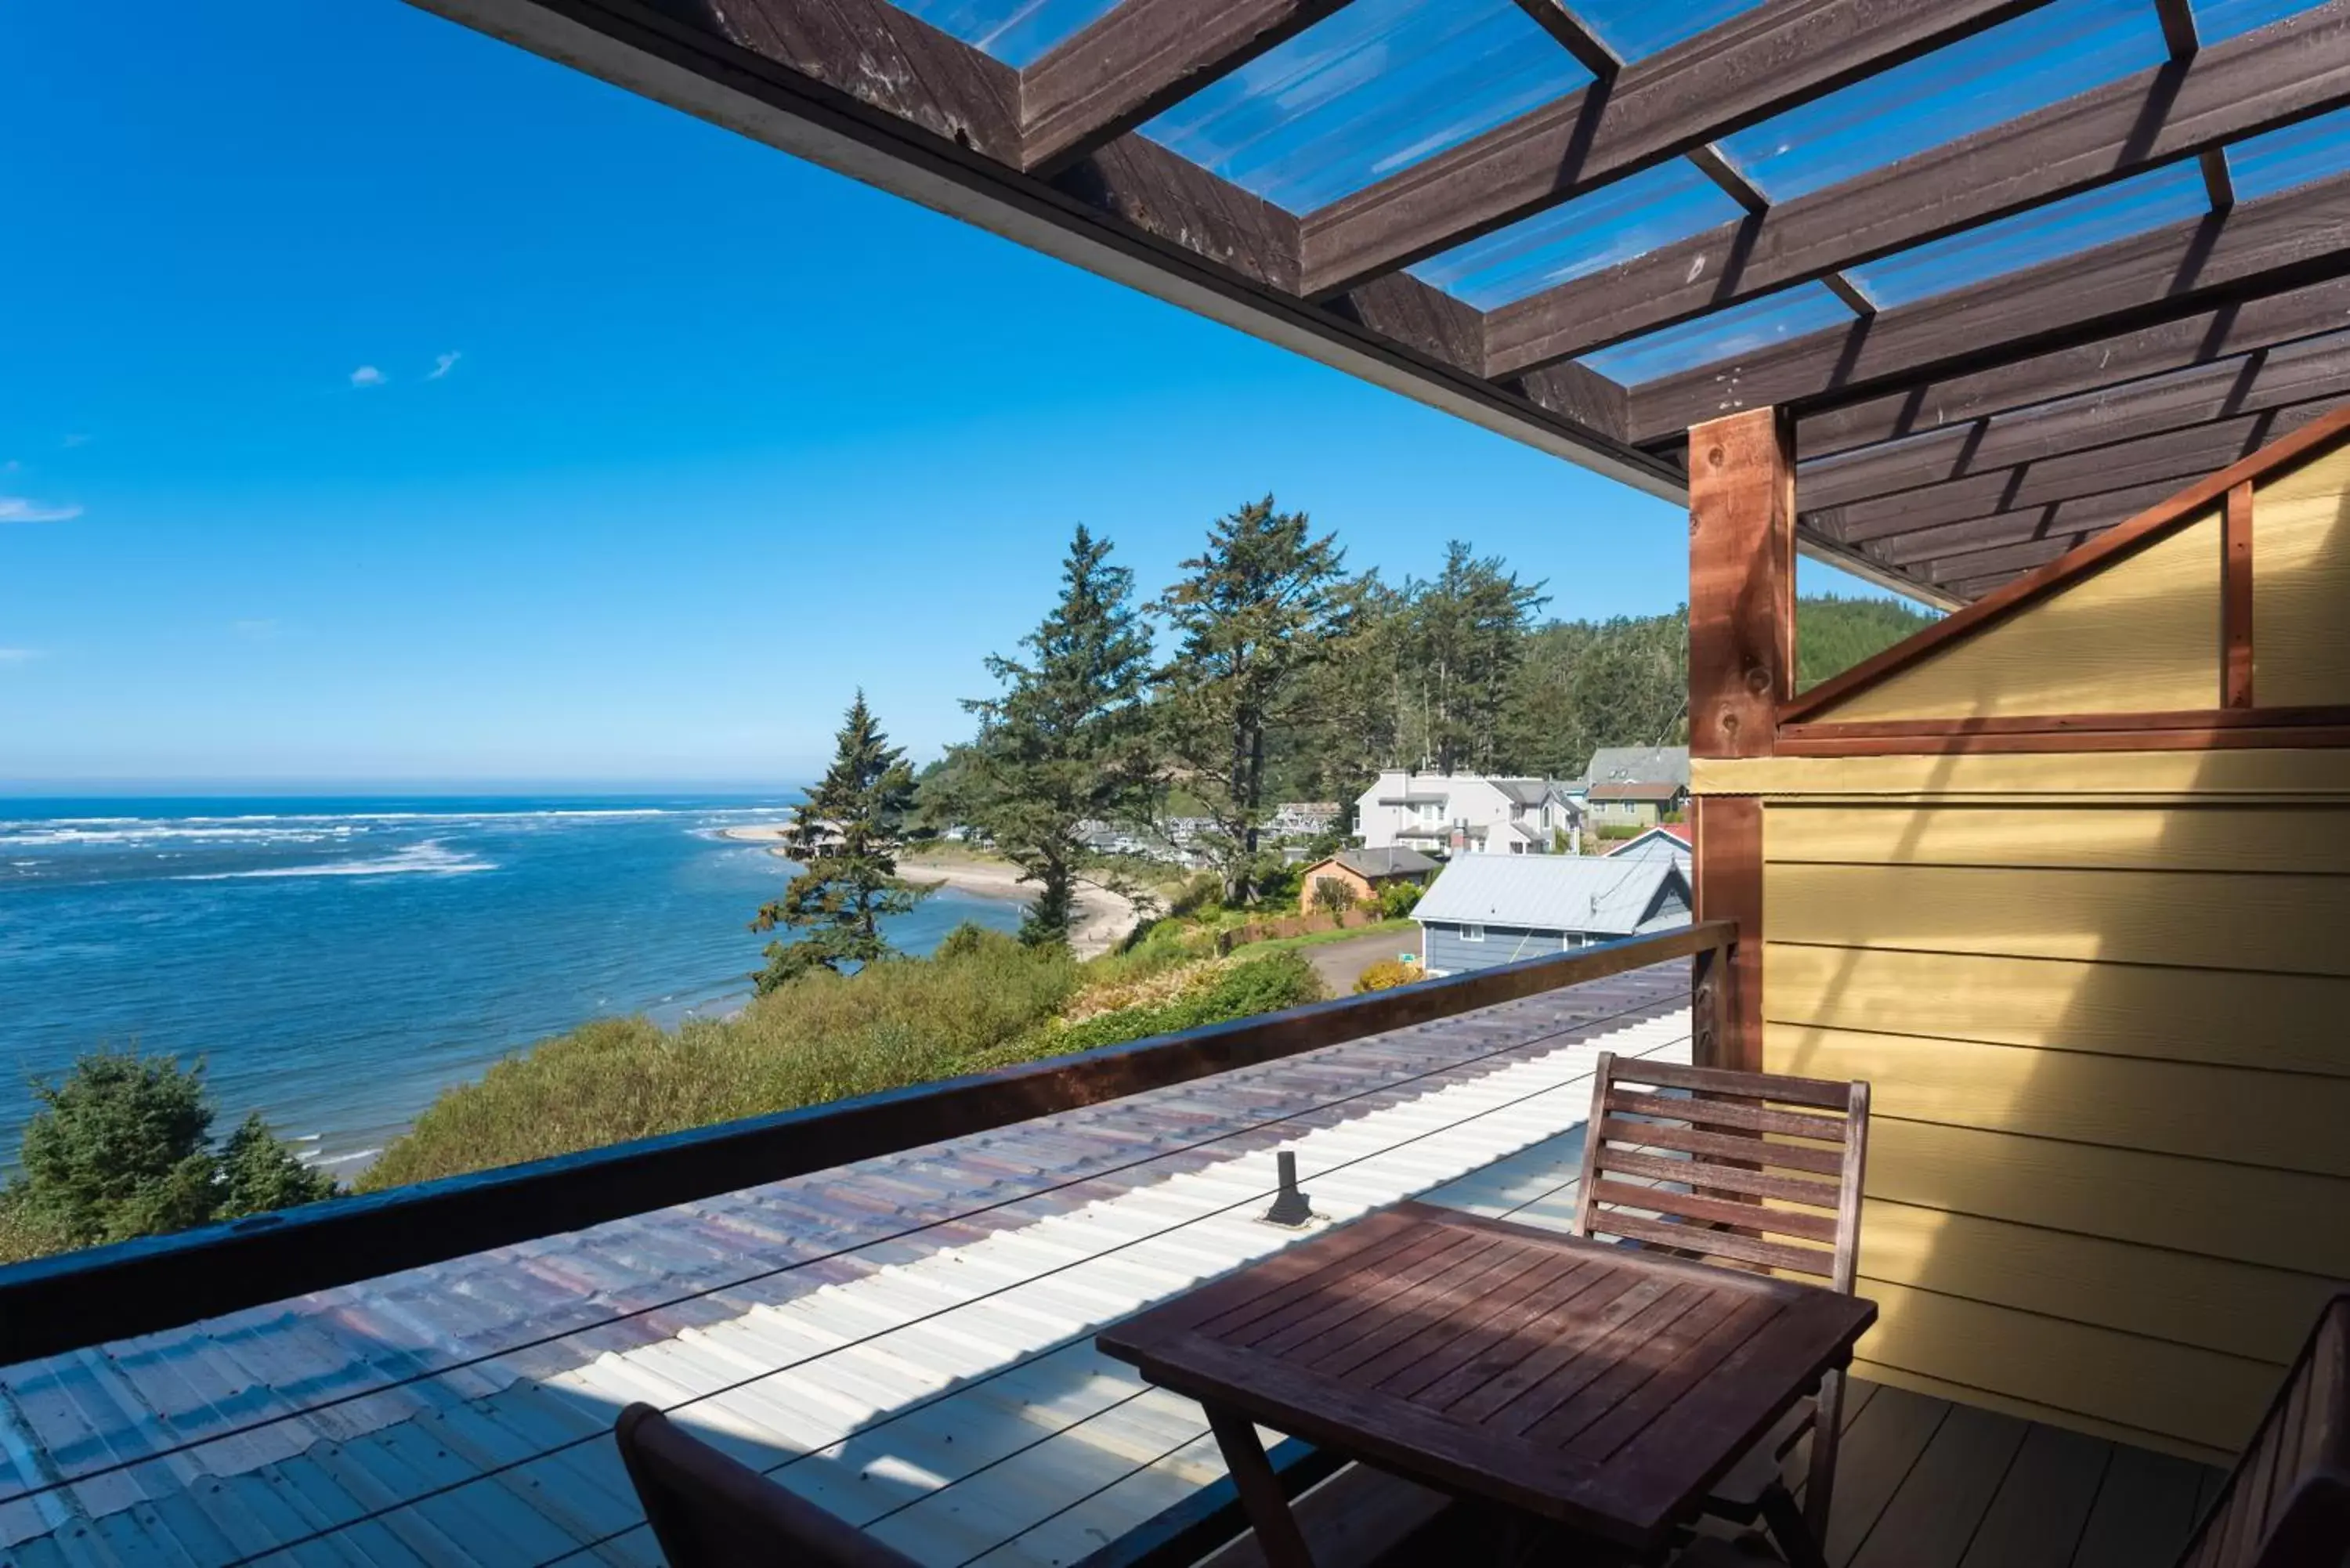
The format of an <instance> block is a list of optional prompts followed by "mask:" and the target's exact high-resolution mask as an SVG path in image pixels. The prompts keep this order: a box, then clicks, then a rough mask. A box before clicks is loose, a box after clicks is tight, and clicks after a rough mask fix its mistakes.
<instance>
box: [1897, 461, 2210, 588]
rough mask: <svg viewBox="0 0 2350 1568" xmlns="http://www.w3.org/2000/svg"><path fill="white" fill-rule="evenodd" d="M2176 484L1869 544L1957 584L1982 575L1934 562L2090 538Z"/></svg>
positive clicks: (1934, 578) (2082, 498) (1901, 563)
mask: <svg viewBox="0 0 2350 1568" xmlns="http://www.w3.org/2000/svg"><path fill="white" fill-rule="evenodd" d="M2176 489H2178V481H2177V480H2174V479H2163V480H2157V481H2154V482H2151V483H2146V484H2137V485H2128V486H2125V487H2124V488H2122V489H2120V490H2105V491H2099V492H2097V493H2095V494H2094V495H2075V496H2072V497H2069V498H2067V499H2065V500H2063V501H2047V502H2043V503H2041V504H2039V505H2037V506H2020V507H2017V508H2015V509H2014V510H2012V511H2008V512H1995V513H1991V514H1987V515H1984V516H1979V517H1964V518H1960V520H1959V521H1958V522H1955V523H1940V524H1934V525H1932V526H1930V527H1925V528H1917V529H1912V530H1911V531H1909V532H1908V533H1906V534H1890V535H1880V536H1879V537H1877V538H1875V539H1872V540H1869V541H1868V542H1867V544H1866V549H1867V551H1868V553H1869V554H1870V555H1872V556H1876V557H1877V559H1879V560H1881V561H1884V562H1885V563H1886V564H1887V565H1888V566H1896V567H1898V568H1900V569H1901V570H1903V571H1906V572H1911V573H1915V574H1916V575H1917V576H1921V577H1923V578H1925V579H1926V580H1927V581H1928V582H1936V583H1943V582H1954V581H1956V580H1957V579H1959V578H1960V577H1962V576H1978V575H1980V574H1979V573H1978V572H1975V571H1957V570H1938V569H1936V568H1935V566H1934V563H1935V562H1937V561H1943V560H1950V559H1954V558H1956V557H1958V556H1967V555H1972V554H1976V553H1979V552H1981V551H1983V550H1987V549H1991V548H1994V547H1996V548H2002V549H2012V548H2014V547H2016V546H2018V545H2028V544H2038V543H2043V542H2045V541H2047V540H2050V539H2081V538H2086V537H2087V536H2088V535H2092V534H2095V533H2097V532H2099V531H2100V530H2103V529H2106V528H2110V527H2112V526H2113V525H2114V524H2116V523H2119V522H2122V521H2124V520H2126V519H2127V518H2131V517H2135V516H2137V514H2139V513H2141V512H2143V511H2145V510H2146V509H2147V507H2149V506H2152V505H2154V504H2156V503H2157V502H2158V501H2162V500H2165V499H2167V498H2168V496H2169V494H2170V493H2171V492H2172V491H2174V490H2176ZM2061 554H2063V552H2062V551H2052V552H2050V553H2049V554H2048V555H2045V556H2042V557H2041V559H2042V560H2054V559H2055V558H2056V556H2058V555H2061Z"/></svg>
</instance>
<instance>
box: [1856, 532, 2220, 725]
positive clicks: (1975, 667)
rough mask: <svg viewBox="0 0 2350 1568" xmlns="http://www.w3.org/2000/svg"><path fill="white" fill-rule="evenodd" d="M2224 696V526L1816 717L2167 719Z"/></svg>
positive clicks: (2132, 563) (2136, 558)
mask: <svg viewBox="0 0 2350 1568" xmlns="http://www.w3.org/2000/svg"><path fill="white" fill-rule="evenodd" d="M2219 691H2220V519H2219V518H2218V516H2216V515H2213V516H2209V517H2204V518H2201V519H2199V520H2198V521H2196V522H2194V523H2191V524H2188V525H2187V526H2186V527H2184V528H2182V529H2180V530H2179V531H2178V532H2177V533H2175V534H2172V535H2169V536H2168V537H2167V538H2165V539H2162V540H2160V541H2159V542H2158V543H2156V544H2153V545H2147V547H2146V548H2144V549H2142V550H2139V551H2137V553H2135V554H2133V555H2131V556H2126V557H2124V558H2123V559H2122V560H2120V561H2118V562H2116V564H2115V565H2114V566H2112V567H2111V568H2110V569H2108V570H2106V571H2103V572H2100V573H2098V574H2097V575H2096V576H2092V577H2086V578H2084V579H2083V580H2082V581H2081V582H2079V583H2077V584H2075V585H2074V586H2073V587H2069V588H2067V589H2065V590H2064V592H2063V593H2060V594H2056V595H2054V596H2052V597H2048V598H2046V599H2043V600H2042V601H2041V602H2040V603H2038V604H2035V605H2033V606H2031V607H2028V608H2025V609H2022V610H2019V611H2017V612H2016V613H2015V614H2013V615H2012V616H2011V617H2009V618H2007V619H2005V620H2003V621H2001V622H1999V623H1998V624H1997V625H1996V626H1995V627H1994V628H1991V630H1989V631H1987V632H1986V633H1985V634H1984V635H1981V636H1979V637H1973V638H1969V639H1964V640H1962V641H1959V642H1954V643H1952V644H1951V645H1950V647H1948V648H1946V649H1943V650H1941V651H1940V652H1939V653H1936V654H1934V655H1932V656H1931V657H1929V658H1928V659H1923V660H1921V661H1920V662H1919V663H1918V665H1917V666H1915V667H1914V668H1912V669H1909V670H1904V671H1902V672H1901V673H1900V674H1898V675H1896V676H1894V677H1893V678H1892V679H1891V680H1887V681H1885V682H1884V683H1883V684H1881V685H1878V686H1875V687H1871V688H1869V689H1868V690H1866V691H1860V692H1857V693H1856V694H1854V695H1853V696H1852V697H1851V698H1850V699H1848V700H1846V701H1843V702H1839V703H1837V704H1836V705H1835V708H1834V709H1832V710H1830V711H1827V712H1825V713H1823V714H1821V715H1819V716H1820V717H1821V718H1823V719H1828V720H1834V721H1835V722H1859V721H1862V720H1868V721H1876V720H1885V719H1990V718H1999V719H2007V718H2020V717H2028V716H2033V715H2037V714H2043V713H2163V712H2171V711H2177V710H2179V709H2188V708H2209V707H2212V706H2214V705H2215V704H2216V703H2217V702H2218V701H2219Z"/></svg>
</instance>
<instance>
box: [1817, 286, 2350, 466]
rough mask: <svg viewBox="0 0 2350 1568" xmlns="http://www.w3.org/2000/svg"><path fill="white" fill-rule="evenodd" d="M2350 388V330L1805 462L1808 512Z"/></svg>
mask: <svg viewBox="0 0 2350 1568" xmlns="http://www.w3.org/2000/svg"><path fill="white" fill-rule="evenodd" d="M2344 389H2350V329H2345V330H2344V331H2340V332H2330V333H2327V334H2325V335H2324V336H2323V337H2311V338H2304V339H2303V340H2302V341H2300V342H2298V343H2290V344H2286V345H2284V346H2283V347H2282V348H2260V349H2255V350H2253V351H2252V352H2251V353H2250V354H2240V355H2237V356H2235V357H2234V358H2229V359H2221V360H2218V361H2215V362H2214V363H2212V364H2210V365H2201V366H2197V367H2195V368H2193V369H2186V370H2174V371H2171V372H2170V373H2169V374H2168V375H2163V376H2150V377H2147V378H2145V379H2141V380H2136V381H2126V382H2124V383H2122V384H2121V385H2119V386H2116V387H2107V388H2102V389H2099V390H2097V391H2095V392H2088V393H2084V394H2081V395H2080V396H2077V397H2073V398H2067V399H2064V400H2062V401H2059V402H2053V403H2046V404H2043V405H2041V406H2040V407H2038V408H2032V409H2020V410H2013V411H2011V412H2008V413H2002V414H1996V415H1993V416H1992V417H1991V418H1990V419H1987V420H1982V421H1975V422H1973V423H1970V424H1965V425H1945V426H1943V427H1942V428H1941V429H1939V430H1938V431H1932V432H1931V433H1929V434H1926V435H1921V436H1913V437H1911V438H1909V439H1908V440H1906V441H1898V442H1895V443H1892V444H1890V445H1886V446H1877V447H1864V448H1861V449H1859V450H1857V451H1855V452H1840V453H1837V454H1835V455H1833V456H1830V457H1825V458H1814V459H1812V460H1810V461H1808V462H1804V465H1803V468H1802V471H1801V472H1802V479H1801V482H1800V483H1801V486H1802V492H1803V497H1804V504H1805V505H1806V506H1807V507H1831V506H1841V505H1845V504H1848V503H1851V502H1855V501H1864V500H1866V499H1868V498H1869V497H1871V496H1877V495H1890V494H1895V493H1898V492H1901V491H1904V490H1918V489H1923V488H1926V487H1927V486H1929V485H1935V484H1944V483H1949V482H1950V481H1951V480H1955V479H1965V478H1968V477H1969V476H1970V475H1974V474H1981V473H1989V472H1993V471H1996V470H2002V469H2007V468H2012V467H2013V466H2015V465H2016V464H2018V463H2026V462H2038V461H2041V460H2043V459H2048V458H2054V457H2061V456H2064V454H2066V453H2070V452H2087V451H2090V450H2092V449H2094V448H2096V447H2100V446H2109V445H2112V444H2115V443H2116V442H2120V441H2132V440H2136V439H2137V438H2139V437H2142V436H2149V435H2157V434H2159V433H2161V432H2163V431H2183V430H2191V429H2193V428H2195V427H2196V426H2199V425H2205V424H2210V423H2213V422H2216V421H2222V420H2229V419H2234V418H2238V417H2240V416H2241V415H2244V414H2250V413H2257V412H2259V411H2260V410H2263V409H2273V408H2282V407H2284V406H2285V405H2287V404H2291V403H2302V402H2308V401H2310V400H2314V399H2321V398H2325V397H2329V396H2332V395H2334V394H2335V393H2337V392H2340V391H2342V390H2344Z"/></svg>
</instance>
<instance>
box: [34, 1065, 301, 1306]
mask: <svg viewBox="0 0 2350 1568" xmlns="http://www.w3.org/2000/svg"><path fill="white" fill-rule="evenodd" d="M33 1093H34V1096H35V1097H36V1099H37V1100H38V1102H39V1104H40V1109H39V1110H38V1111H37V1112H36V1113H35V1115H34V1116H33V1118H32V1120H31V1121H30V1122H28V1123H26V1127H25V1136H24V1144H23V1147H22V1150H21V1152H20V1154H19V1156H18V1164H19V1169H18V1173H17V1174H16V1176H15V1177H14V1178H13V1179H10V1181H9V1182H8V1185H7V1186H6V1187H5V1188H0V1262H16V1261H17V1260H19V1259H23V1258H30V1257H37V1256H39V1255H41V1254H42V1253H45V1252H60V1251H68V1250H70V1249H73V1248H76V1247H94V1246H97V1245H99V1244H100V1243H102V1242H106V1241H128V1240H130V1238H131V1237H134V1236H149V1235H154V1234H158V1233H160V1232H163V1231H183V1230H186V1229H187V1228H188V1227H190V1226H192V1225H203V1224H206V1223H209V1222H210V1221H212V1220H234V1219H237V1218H239V1217H241V1216H243V1215H246V1214H259V1213H264V1212H266V1211H267V1210H273V1209H286V1208H291V1207H292V1206H294V1205H295V1204H297V1203H314V1202H317V1200H318V1199H323V1198H329V1197H332V1196H333V1195H334V1192H335V1183H334V1181H333V1180H332V1179H330V1178H328V1177H327V1176H325V1175H323V1174H321V1173H319V1172H317V1171H314V1170H311V1169H309V1168H307V1167H305V1166H304V1165H303V1164H302V1162H301V1161H300V1160H299V1159H297V1158H295V1156H294V1154H293V1152H292V1151H291V1150H289V1149H288V1148H286V1146H285V1145H283V1144H281V1143H279V1142H278V1141H277V1139H276V1136H275V1135H273V1134H272V1133H271V1132H270V1130H269V1126H268V1124H267V1123H265V1122H264V1121H263V1120H262V1119H261V1118H260V1117H259V1116H248V1117H246V1118H245V1119H244V1122H243V1123H241V1124H239V1126H238V1127H237V1128H236V1130H235V1131H234V1132H233V1133H231V1134H230V1135H229V1136H228V1137H226V1138H225V1139H224V1140H222V1141H221V1143H220V1144H219V1145H217V1146H215V1145H214V1144H213V1139H212V1128H213V1117H214V1116H215V1115H216V1114H217V1113H216V1111H215V1108H214V1106H213V1098H212V1092H211V1090H210V1089H209V1088H208V1087H207V1086H206V1085H205V1083H204V1081H203V1064H202V1063H198V1064H195V1065H194V1066H192V1067H184V1068H183V1067H182V1066H181V1065H180V1064H178V1063H177V1062H175V1061H173V1060H172V1058H170V1057H168V1056H141V1055H138V1054H130V1053H118V1052H111V1051H99V1052H95V1053H93V1054H89V1055H87V1056H84V1057H83V1058H81V1060H80V1061H78V1062H77V1063H75V1064H74V1067H73V1070H72V1071H71V1072H70V1073H68V1074H67V1075H66V1076H65V1077H64V1079H62V1080H61V1081H59V1082H57V1083H36V1084H35V1085H34V1086H33Z"/></svg>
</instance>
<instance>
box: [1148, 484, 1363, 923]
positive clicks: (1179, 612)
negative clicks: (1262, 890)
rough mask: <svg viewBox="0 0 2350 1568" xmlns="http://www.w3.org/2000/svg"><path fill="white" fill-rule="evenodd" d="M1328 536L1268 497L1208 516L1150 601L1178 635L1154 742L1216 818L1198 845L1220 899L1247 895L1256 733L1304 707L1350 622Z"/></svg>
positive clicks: (1256, 783) (1252, 871) (1258, 812)
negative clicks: (1213, 865)
mask: <svg viewBox="0 0 2350 1568" xmlns="http://www.w3.org/2000/svg"><path fill="white" fill-rule="evenodd" d="M1183 571H1184V572H1185V573H1186V574H1187V575H1186V576H1184V577H1183V578H1182V580H1180V582H1178V583H1176V584H1175V586H1174V587H1170V588H1169V589H1168V590H1167V591H1166V592H1165V593H1164V594H1162V595H1161V596H1160V597H1159V599H1158V601H1157V602H1156V603H1155V604H1153V605H1152V606H1151V608H1152V609H1153V610H1154V611H1156V612H1157V613H1158V614H1159V615H1162V616H1164V617H1166V618H1167V621H1168V624H1169V626H1170V628H1172V629H1173V630H1174V632H1175V633H1176V636H1177V639H1178V641H1177V646H1176V652H1175V658H1174V660H1173V661H1172V662H1171V663H1170V664H1169V665H1168V666H1167V667H1166V668H1165V669H1163V670H1160V671H1159V675H1158V681H1159V690H1160V691H1161V694H1162V695H1161V701H1160V704H1159V706H1160V709H1161V717H1162V718H1163V720H1164V725H1163V731H1162V732H1163V736H1164V740H1165V744H1166V747H1167V751H1168V754H1169V756H1170V758H1171V760H1172V761H1173V762H1174V763H1175V764H1176V766H1177V768H1178V769H1180V783H1181V784H1182V785H1183V786H1184V787H1185V788H1186V789H1187V790H1189V791H1190V792H1191V794H1193V795H1194V796H1196V797H1197V798H1198V799H1199V800H1200V801H1201V804H1202V805H1204V806H1205V807H1206V809H1207V812H1208V815H1209V816H1210V818H1211V820H1212V821H1213V823H1214V825H1215V830H1214V832H1213V834H1212V835H1211V836H1210V839H1209V842H1208V845H1207V847H1208V848H1209V850H1210V852H1211V854H1213V855H1214V857H1215V858H1216V861H1217V863H1218V869H1219V870H1220V872H1221V873H1222V879H1223V884H1224V897H1225V898H1226V899H1227V900H1228V901H1231V902H1234V903H1239V902H1245V901H1246V900H1248V899H1249V898H1250V897H1251V896H1252V894H1253V882H1254V879H1255V877H1256V876H1257V875H1258V870H1259V868H1258V866H1257V834H1258V830H1259V829H1260V827H1262V826H1263V822H1264V818H1265V816H1266V815H1267V813H1266V811H1265V798H1264V794H1265V792H1264V782H1265V752H1266V742H1267V739H1268V737H1271V736H1280V735H1284V734H1285V733H1286V732H1291V731H1294V730H1295V729H1296V728H1297V727H1298V725H1299V723H1300V722H1301V721H1302V720H1303V719H1304V718H1305V716H1306V715H1307V714H1308V713H1310V711H1311V701H1312V695H1313V689H1312V685H1311V683H1310V682H1309V681H1308V680H1305V677H1306V676H1307V675H1308V674H1310V673H1311V672H1312V671H1313V670H1316V669H1318V668H1319V667H1320V666H1322V665H1323V664H1325V663H1326V661H1328V660H1329V659H1331V658H1333V657H1334V656H1335V655H1336V652H1337V651H1338V649H1339V648H1340V647H1341V645H1342V644H1343V643H1344V641H1345V639H1346V637H1347V632H1348V630H1349V628H1350V627H1351V626H1352V623H1353V612H1354V605H1355V600H1356V597H1357V587H1358V585H1356V584H1353V583H1350V582H1349V581H1348V580H1347V576H1346V553H1345V552H1344V551H1342V550H1340V549H1339V548H1338V546H1337V544H1336V535H1328V534H1326V535H1323V536H1322V537H1320V538H1318V539H1316V538H1315V537H1314V536H1313V535H1312V534H1311V533H1310V532H1309V531H1308V528H1307V524H1306V519H1305V514H1304V513H1302V512H1281V511H1277V510H1275V508H1274V500H1273V497H1272V496H1270V495H1268V496H1266V497H1265V498H1264V499H1263V501H1258V502H1252V503H1251V504H1248V505H1246V506H1243V507H1242V508H1241V509H1240V510H1239V511H1237V512H1234V513H1232V514H1230V515H1228V516H1225V517H1221V518H1219V519H1217V521H1216V522H1215V524H1213V525H1212V526H1211V528H1210V529H1209V531H1208V547H1207V549H1206V550H1204V551H1203V552H1201V554H1200V555H1199V556H1195V557H1193V558H1192V559H1191V560H1188V561H1186V562H1184V563H1183Z"/></svg>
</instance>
